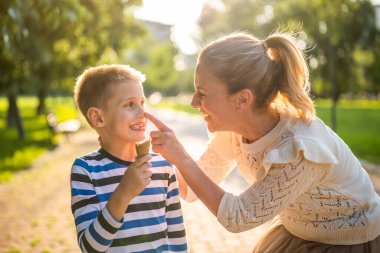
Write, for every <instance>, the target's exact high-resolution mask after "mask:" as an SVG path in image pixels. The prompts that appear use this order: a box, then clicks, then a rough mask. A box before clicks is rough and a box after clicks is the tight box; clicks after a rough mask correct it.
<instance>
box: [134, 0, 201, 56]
mask: <svg viewBox="0 0 380 253" xmlns="http://www.w3.org/2000/svg"><path fill="white" fill-rule="evenodd" d="M205 1H207V0H143V6H142V8H139V9H138V10H137V11H136V13H135V15H136V17H138V18H141V19H146V20H151V21H157V22H161V23H164V24H170V25H173V30H172V40H173V41H175V42H176V44H177V45H178V47H179V48H180V50H181V51H182V52H183V53H185V54H193V53H196V51H197V50H198V48H197V47H196V45H195V43H194V41H193V39H192V38H193V37H196V36H197V33H198V30H197V24H196V22H197V19H198V18H199V16H200V14H201V11H202V6H203V3H204V2H205Z"/></svg>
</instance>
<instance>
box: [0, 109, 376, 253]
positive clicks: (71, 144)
mask: <svg viewBox="0 0 380 253" xmlns="http://www.w3.org/2000/svg"><path fill="white" fill-rule="evenodd" d="M154 114H156V115H157V116H158V117H159V118H161V119H162V120H163V121H164V122H165V123H167V124H169V125H170V126H171V127H172V128H173V129H174V130H175V131H176V133H177V136H178V137H179V139H180V140H181V141H182V143H183V144H184V146H185V148H186V149H187V150H188V151H189V153H190V154H192V155H194V156H197V155H199V154H200V152H201V151H202V148H203V147H204V144H205V143H206V141H207V134H206V126H205V125H204V123H203V122H202V120H201V119H200V118H199V117H197V116H192V115H188V114H185V113H180V112H174V111H169V110H160V111H154ZM150 127H151V128H152V126H150ZM94 149H97V141H96V134H95V132H94V131H92V130H89V129H87V130H86V129H85V130H81V131H79V132H78V133H76V134H75V135H73V136H72V138H71V139H66V140H63V141H62V143H61V145H59V147H58V148H56V149H55V150H53V151H51V152H48V153H46V154H44V155H42V156H41V157H40V158H38V159H37V160H36V161H35V162H34V163H33V165H32V167H31V168H30V169H29V170H25V171H22V172H19V173H17V175H15V177H14V178H13V179H12V180H11V181H9V182H6V183H3V184H0V253H61V252H62V253H64V252H66V253H79V252H80V251H79V249H78V246H77V242H76V233H75V228H74V223H73V218H72V215H71V211H70V185H69V178H70V167H71V164H72V162H73V159H74V158H75V157H76V156H78V155H81V154H86V153H88V152H90V151H92V150H94ZM372 179H373V182H374V183H375V185H376V186H377V189H378V190H380V179H379V177H378V176H373V177H372ZM222 187H223V188H224V189H225V190H227V191H229V192H232V193H239V192H241V191H243V190H244V189H245V188H246V187H247V184H246V183H245V182H244V180H243V179H242V178H241V176H240V174H239V173H238V171H237V170H234V171H233V172H232V173H231V175H230V176H229V177H228V178H227V179H226V180H225V182H224V183H223V185H222ZM378 192H379V191H378ZM182 206H183V214H184V219H185V226H186V230H187V238H188V243H189V248H190V252H197V253H213V252H218V253H224V252H225V253H229V252H233V253H240V252H241V253H245V252H251V251H252V249H253V247H254V245H255V243H256V242H257V240H258V238H259V237H260V235H261V234H262V233H263V231H264V230H265V227H266V224H264V225H262V226H260V227H258V228H256V229H253V230H250V231H247V232H243V233H239V234H232V233H229V232H228V231H226V230H225V229H224V228H223V227H222V226H221V225H220V224H219V223H218V222H217V220H216V218H215V217H214V216H213V215H212V214H211V213H210V212H209V211H208V210H207V209H206V208H205V207H204V206H203V204H202V203H201V202H200V201H196V202H193V203H187V202H185V201H182Z"/></svg>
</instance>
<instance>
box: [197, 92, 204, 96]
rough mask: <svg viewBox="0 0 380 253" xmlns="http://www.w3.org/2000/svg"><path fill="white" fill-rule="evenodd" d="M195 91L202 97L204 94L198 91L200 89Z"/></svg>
mask: <svg viewBox="0 0 380 253" xmlns="http://www.w3.org/2000/svg"><path fill="white" fill-rule="evenodd" d="M197 93H198V96H200V97H204V96H205V94H204V93H202V92H200V91H197Z"/></svg>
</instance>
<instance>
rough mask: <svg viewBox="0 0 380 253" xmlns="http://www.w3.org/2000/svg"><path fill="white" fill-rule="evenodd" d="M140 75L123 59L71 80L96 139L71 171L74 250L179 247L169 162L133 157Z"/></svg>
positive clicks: (140, 120) (140, 131)
mask: <svg viewBox="0 0 380 253" xmlns="http://www.w3.org/2000/svg"><path fill="white" fill-rule="evenodd" d="M144 81H145V76H144V75H143V74H141V73H140V72H139V71H137V70H135V69H133V68H131V67H130V66H127V65H101V66H98V67H92V68H89V69H87V70H86V71H85V72H84V73H83V74H82V75H81V76H80V77H79V78H78V80H77V82H76V86H75V91H74V93H75V94H74V95H75V100H76V103H77V104H78V106H79V109H80V111H81V113H82V114H83V115H84V116H85V118H86V120H87V121H88V123H89V124H90V126H91V127H92V128H93V129H94V130H95V131H96V132H97V133H98V135H99V137H100V138H101V142H102V148H101V149H99V150H98V151H95V152H92V153H90V154H88V155H86V156H83V157H80V158H77V159H76V160H75V161H74V164H73V166H72V170H71V192H72V193H71V195H72V201H71V202H72V206H71V207H72V212H73V215H74V218H75V225H76V229H77V235H78V243H79V246H80V248H81V250H82V252H187V243H186V237H185V230H184V224H183V218H182V211H181V204H180V200H179V192H178V184H177V180H176V176H175V172H174V168H173V167H172V166H171V165H170V164H169V163H168V162H167V161H165V160H164V159H163V158H162V157H161V156H159V155H155V154H152V155H151V156H150V155H145V156H143V157H139V158H137V159H135V158H136V149H135V143H137V142H140V141H142V140H144V139H145V127H146V119H145V117H144V104H145V97H144V93H143V87H142V83H143V82H144ZM150 159H151V160H150ZM148 160H150V163H149V162H148Z"/></svg>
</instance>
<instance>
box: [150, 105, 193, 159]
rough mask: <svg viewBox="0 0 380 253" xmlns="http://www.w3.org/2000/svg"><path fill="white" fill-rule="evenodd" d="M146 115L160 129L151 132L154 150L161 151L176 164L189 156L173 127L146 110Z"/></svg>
mask: <svg viewBox="0 0 380 253" xmlns="http://www.w3.org/2000/svg"><path fill="white" fill-rule="evenodd" d="M145 117H146V118H147V119H149V120H150V121H151V122H152V123H153V124H154V125H155V126H156V127H157V129H158V131H151V132H150V138H151V139H152V142H151V143H152V150H153V152H156V153H160V154H161V155H162V156H163V157H164V158H165V159H166V160H167V161H168V162H170V163H172V164H174V165H176V164H178V163H179V162H181V161H183V159H185V158H188V157H189V155H188V154H187V152H186V151H185V149H184V148H183V146H182V144H181V143H180V142H179V141H178V139H177V137H176V136H175V134H174V132H173V130H172V129H170V128H169V127H168V126H166V125H165V124H164V123H162V122H161V121H160V120H159V119H157V118H156V117H154V116H153V115H151V114H149V113H147V112H145Z"/></svg>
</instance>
